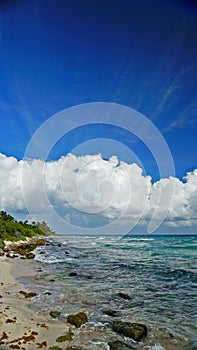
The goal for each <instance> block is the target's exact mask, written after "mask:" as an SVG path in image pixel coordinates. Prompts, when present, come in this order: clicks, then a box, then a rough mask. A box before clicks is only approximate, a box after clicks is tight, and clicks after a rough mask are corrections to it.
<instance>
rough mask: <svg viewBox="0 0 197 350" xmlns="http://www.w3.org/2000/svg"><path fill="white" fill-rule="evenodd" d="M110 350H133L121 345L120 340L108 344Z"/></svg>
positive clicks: (128, 346)
mask: <svg viewBox="0 0 197 350" xmlns="http://www.w3.org/2000/svg"><path fill="white" fill-rule="evenodd" d="M108 345H109V348H110V350H131V349H135V348H133V347H132V346H131V345H128V344H126V343H123V342H122V341H120V340H114V341H111V342H109V343H108Z"/></svg>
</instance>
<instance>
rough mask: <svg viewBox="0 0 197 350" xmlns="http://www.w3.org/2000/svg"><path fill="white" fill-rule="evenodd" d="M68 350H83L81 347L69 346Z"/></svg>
mask: <svg viewBox="0 0 197 350" xmlns="http://www.w3.org/2000/svg"><path fill="white" fill-rule="evenodd" d="M66 350H83V349H82V348H81V346H69V347H68V348H66Z"/></svg>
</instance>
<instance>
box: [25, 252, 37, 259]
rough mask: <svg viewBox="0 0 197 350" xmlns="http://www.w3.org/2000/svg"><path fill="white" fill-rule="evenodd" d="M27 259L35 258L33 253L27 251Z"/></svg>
mask: <svg viewBox="0 0 197 350" xmlns="http://www.w3.org/2000/svg"><path fill="white" fill-rule="evenodd" d="M25 256H26V258H27V259H34V258H35V254H34V253H27V254H26V255H25Z"/></svg>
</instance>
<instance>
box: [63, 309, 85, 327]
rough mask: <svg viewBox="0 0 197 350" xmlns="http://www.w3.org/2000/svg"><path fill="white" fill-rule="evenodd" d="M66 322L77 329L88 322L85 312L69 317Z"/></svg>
mask: <svg viewBox="0 0 197 350" xmlns="http://www.w3.org/2000/svg"><path fill="white" fill-rule="evenodd" d="M67 321H68V322H69V323H71V324H73V325H74V326H76V327H77V328H79V327H81V325H82V324H84V323H86V322H88V318H87V315H86V314H85V312H79V313H78V314H75V315H69V316H68V318H67Z"/></svg>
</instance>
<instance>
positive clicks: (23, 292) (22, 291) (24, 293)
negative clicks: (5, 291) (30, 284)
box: [19, 290, 27, 295]
mask: <svg viewBox="0 0 197 350" xmlns="http://www.w3.org/2000/svg"><path fill="white" fill-rule="evenodd" d="M19 293H20V294H23V295H26V294H27V292H25V291H24V290H20V291H19Z"/></svg>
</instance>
